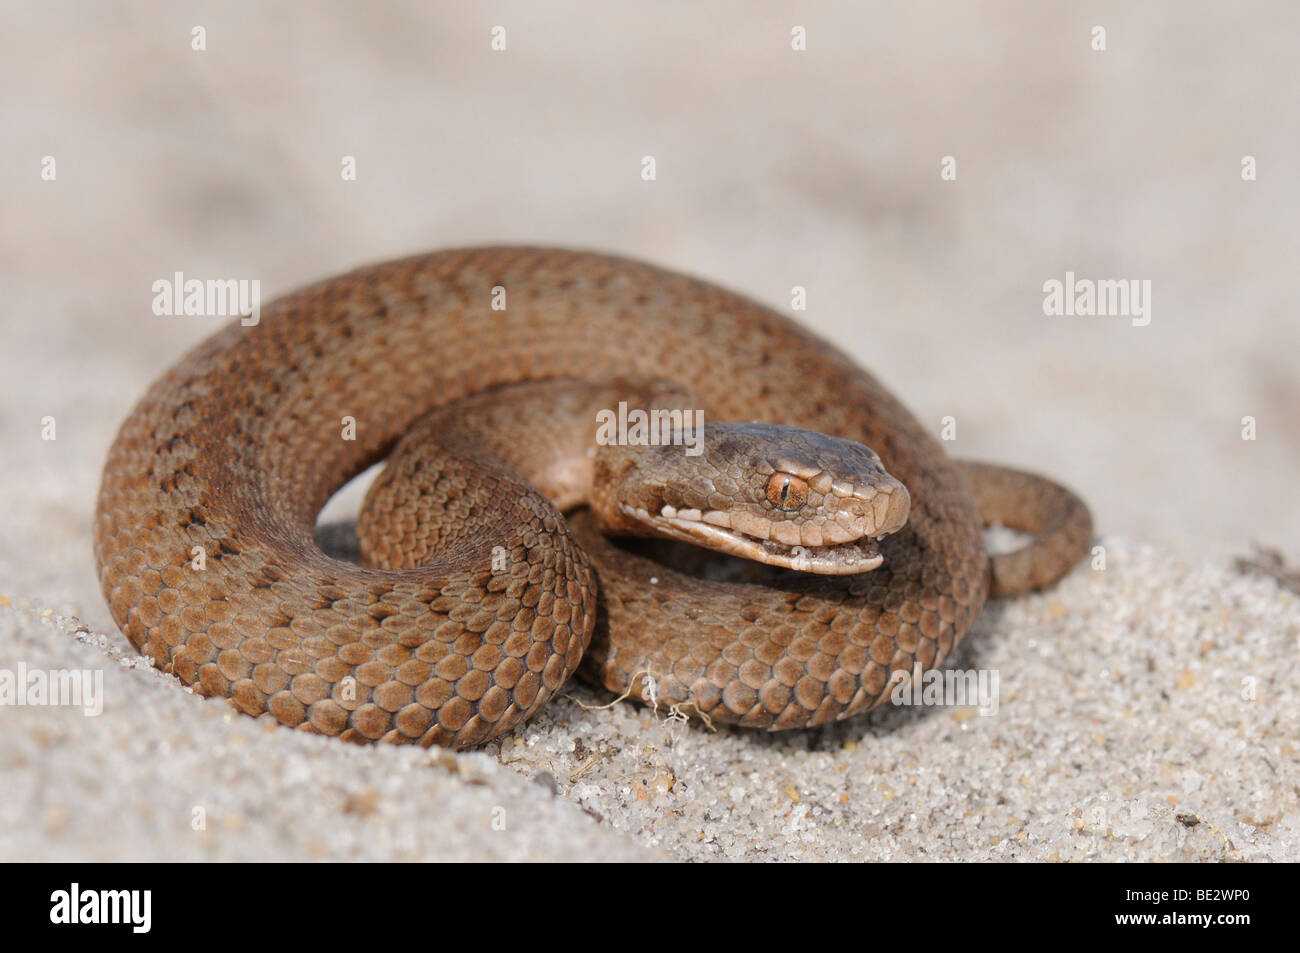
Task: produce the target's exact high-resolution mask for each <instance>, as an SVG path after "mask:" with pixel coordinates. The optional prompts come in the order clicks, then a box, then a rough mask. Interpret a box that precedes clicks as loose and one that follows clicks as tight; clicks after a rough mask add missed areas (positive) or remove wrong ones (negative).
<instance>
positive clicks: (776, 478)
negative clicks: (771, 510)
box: [767, 473, 808, 510]
mask: <svg viewBox="0 0 1300 953" xmlns="http://www.w3.org/2000/svg"><path fill="white" fill-rule="evenodd" d="M806 499H808V484H807V483H806V482H804V480H802V479H801V478H800V477H797V476H795V475H794V474H792V473H773V474H772V475H771V476H770V477H768V479H767V502H769V503H771V504H772V505H773V506H779V507H780V508H781V509H783V510H797V509H798V508H799V507H801V506H803V504H804V500H806Z"/></svg>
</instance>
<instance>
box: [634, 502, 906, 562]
mask: <svg viewBox="0 0 1300 953" xmlns="http://www.w3.org/2000/svg"><path fill="white" fill-rule="evenodd" d="M619 508H620V509H622V510H623V512H624V513H625V514H627V515H628V516H631V517H633V518H634V519H636V520H637V521H638V522H640V523H642V524H644V525H646V526H648V527H650V528H652V529H653V530H654V531H655V534H656V535H659V536H665V537H669V538H671V539H678V540H682V541H684V542H688V543H694V544H695V545H696V546H703V547H704V548H706V549H711V550H714V551H716V552H720V553H726V554H727V555H729V556H738V557H740V558H742V559H750V560H753V561H754V562H759V563H765V564H766V565H769V566H780V567H782V568H783V569H793V570H796V571H798V572H811V573H821V574H823V575H833V576H846V575H852V574H854V573H861V572H870V571H871V570H873V569H876V568H878V567H879V566H880V565H881V564H882V563H884V561H885V560H884V557H883V556H881V554H880V549H879V547H878V543H879V540H878V539H871V538H869V537H861V538H859V539H855V540H850V541H847V542H841V543H828V544H826V545H824V546H807V545H795V544H787V543H782V542H779V541H777V540H774V539H764V538H760V537H757V536H752V535H750V534H748V533H745V532H743V531H742V530H739V529H737V528H735V527H730V526H720V525H718V524H717V523H715V522H705V518H701V517H696V516H695V514H694V513H693V512H691V513H689V514H688V515H686V516H683V515H682V514H681V513H680V512H676V511H670V512H671V514H672V515H668V513H667V512H666V513H661V514H652V513H649V512H647V511H646V510H643V509H639V508H632V507H628V506H624V505H623V504H621V503H620V504H619ZM711 515H713V514H707V516H711Z"/></svg>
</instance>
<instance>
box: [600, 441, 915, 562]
mask: <svg viewBox="0 0 1300 953" xmlns="http://www.w3.org/2000/svg"><path fill="white" fill-rule="evenodd" d="M686 443H687V444H688V445H692V442H691V441H686ZM694 445H695V446H698V447H699V448H700V452H699V453H698V454H696V455H691V454H688V453H685V452H684V450H683V447H682V446H672V445H663V446H636V447H630V446H617V447H614V446H611V447H600V448H598V450H597V453H596V458H595V473H594V477H595V479H594V481H593V483H594V488H593V493H592V509H593V510H594V511H595V512H596V516H597V518H598V519H599V520H600V522H601V523H602V524H603V525H604V527H605V529H606V531H607V532H611V533H619V534H623V535H634V536H656V537H664V538H668V539H676V540H681V541H684V542H689V543H694V544H695V545H698V546H703V547H706V548H708V549H712V550H716V551H718V552H722V553H727V554H728V555H732V556H739V557H742V558H744V559H751V560H754V561H756V562H761V563H766V564H768V565H772V566H781V567H783V568H786V569H795V570H799V571H801V572H813V573H824V574H831V575H847V574H851V573H861V572H869V571H870V570H872V569H875V568H877V567H878V566H880V565H881V563H882V562H883V561H884V559H883V557H882V556H881V555H880V550H879V548H878V546H877V543H878V541H879V540H880V539H881V538H882V537H884V536H887V535H889V534H890V533H895V532H897V531H898V530H899V529H901V528H902V527H903V526H904V524H906V522H907V515H908V510H909V507H910V499H909V497H908V493H907V488H906V487H904V486H903V484H902V483H900V482H899V481H898V480H896V479H895V478H894V477H892V476H891V475H890V474H889V473H888V472H886V470H885V468H884V465H883V464H882V463H881V460H880V457H879V456H878V455H877V454H876V452H875V451H874V450H872V449H871V448H870V447H867V446H864V445H863V444H860V443H857V442H855V441H852V440H844V439H841V438H838V437H829V436H827V435H825V434H821V433H816V432H814V431H810V430H801V429H798V428H796V427H784V426H778V425H775V424H708V425H706V426H705V427H704V438H703V440H701V441H696V442H695V443H694Z"/></svg>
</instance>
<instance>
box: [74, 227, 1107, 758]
mask: <svg viewBox="0 0 1300 953" xmlns="http://www.w3.org/2000/svg"><path fill="white" fill-rule="evenodd" d="M625 408H631V410H629V411H628V412H627V413H626V414H625V413H623V410H624V409H625ZM635 411H640V412H641V413H640V415H639V416H638V415H637V414H636V413H635ZM675 411H677V412H680V413H679V415H678V417H674V416H673V413H674V412H675ZM602 415H603V417H602ZM598 419H599V420H600V421H603V423H598ZM647 419H653V420H657V421H660V422H662V423H663V429H662V431H661V432H660V433H659V434H658V438H659V439H658V441H657V442H656V441H655V440H651V439H647V432H646V428H645V427H644V426H640V424H642V423H644V421H645V420H647ZM615 420H620V421H622V422H620V423H617V425H615V424H614V423H612V421H615ZM701 422H702V423H701ZM624 424H627V426H624ZM602 427H604V439H602V433H601V428H602ZM650 436H654V434H650ZM385 460H386V461H387V462H386V463H385V464H384V467H383V470H382V472H381V474H380V476H379V477H378V478H377V479H376V480H375V481H374V483H373V485H372V486H371V488H370V492H369V494H368V495H367V500H366V503H365V504H364V505H363V507H362V512H361V515H360V516H359V518H358V521H357V528H356V532H357V536H358V538H359V539H360V541H361V550H362V558H361V559H360V560H359V561H358V560H349V559H346V558H342V557H340V556H339V555H337V554H331V553H327V552H326V551H325V550H323V549H322V547H321V545H320V543H319V542H318V537H317V519H318V516H319V514H320V512H321V510H322V508H323V507H324V505H325V504H326V503H327V502H328V501H329V499H330V498H331V497H332V496H333V495H334V494H335V493H336V492H337V491H338V490H339V489H340V488H341V487H343V486H345V485H346V484H348V483H349V482H350V481H351V480H353V479H354V478H355V477H357V476H358V475H359V474H361V473H363V472H364V471H366V470H367V469H369V468H370V467H372V466H374V465H376V464H378V463H380V462H381V461H385ZM995 523H1001V524H1003V525H1006V526H1008V527H1011V528H1013V529H1015V530H1018V531H1020V532H1021V533H1022V534H1024V535H1025V536H1026V537H1027V542H1026V543H1025V544H1024V545H1023V546H1021V548H1020V549H1018V550H1016V551H1014V552H1011V553H999V554H997V555H991V554H990V551H989V549H988V546H987V545H986V542H985V529H986V528H987V527H988V526H990V525H992V524H995ZM644 537H657V538H649V539H646V538H644ZM1091 539H1092V518H1091V515H1090V513H1089V510H1088V508H1087V506H1086V505H1085V504H1084V503H1083V501H1082V500H1081V499H1080V498H1079V497H1078V496H1077V495H1076V494H1075V493H1074V492H1072V491H1070V490H1068V489H1066V488H1065V487H1064V486H1062V485H1060V484H1059V483H1057V482H1055V481H1052V480H1049V479H1047V478H1045V477H1041V476H1038V475H1035V474H1031V473H1027V472H1022V471H1019V470H1013V469H1009V468H1005V467H1000V466H995V465H992V464H982V463H969V462H964V461H956V460H954V459H952V458H951V457H949V455H948V454H947V452H946V451H945V449H944V447H943V444H942V442H941V441H940V440H939V439H937V438H936V437H935V436H934V435H932V434H931V433H930V432H929V431H928V430H927V429H926V428H925V427H923V426H922V425H921V424H920V423H919V422H918V421H917V419H916V418H915V417H914V416H913V415H912V414H911V413H910V412H909V411H908V410H907V409H906V408H905V407H904V405H903V404H902V403H900V401H899V400H898V399H896V398H895V397H894V396H893V395H892V394H891V393H890V392H889V391H888V390H887V389H886V388H885V387H884V386H882V385H881V384H880V383H879V382H878V381H877V380H876V378H875V377H873V376H872V375H871V374H870V373H868V372H867V371H865V370H863V369H862V368H860V367H859V366H857V365H856V364H855V363H854V362H853V361H852V360H851V359H849V358H848V357H847V356H845V355H844V354H843V353H841V352H840V351H839V350H837V349H836V348H835V347H834V346H832V345H831V344H829V343H828V342H827V341H825V340H824V339H823V338H822V337H821V336H819V335H818V334H817V333H816V330H815V329H813V328H808V327H805V326H804V325H803V324H801V323H797V322H795V321H794V320H792V319H791V318H788V317H785V316H783V315H782V314H780V313H778V312H777V311H775V310H773V309H771V308H768V307H766V306H764V305H762V304H759V303H757V302H755V301H752V300H750V299H748V298H746V297H744V296H742V295H739V294H737V293H734V292H731V291H727V290H724V289H722V288H720V287H718V286H716V285H714V284H712V283H709V282H707V281H704V280H702V279H699V278H695V277H690V276H687V275H683V274H679V273H676V272H673V271H669V270H665V269H663V268H660V267H656V266H654V265H651V264H646V263H642V262H639V261H634V260H631V259H628V258H623V257H617V256H612V255H605V254H599V253H595V252H584V251H572V250H566V249H560V248H546V247H513V246H490V247H477V248H466V249H453V250H443V251H436V252H433V253H428V254H424V255H419V256H415V257H409V258H404V259H401V260H396V261H389V262H385V263H382V264H377V265H371V266H368V267H363V268H360V269H358V270H354V271H351V272H349V273H347V274H344V275H341V276H337V277H333V278H329V279H326V280H324V281H320V282H318V283H316V284H313V285H310V286H308V287H305V288H302V289H300V290H297V291H294V292H292V293H289V294H286V295H284V296H282V297H280V298H278V299H276V300H275V301H273V302H271V303H270V304H268V305H266V306H264V307H262V308H261V312H260V316H259V318H258V320H256V321H255V322H253V321H248V320H239V321H234V322H232V323H231V324H230V325H229V326H227V327H225V328H224V329H222V330H220V331H218V332H216V333H215V334H213V335H212V336H211V337H209V338H208V339H207V340H205V341H203V342H202V343H201V344H199V345H198V346H197V347H195V348H194V349H193V350H191V351H190V352H189V353H187V354H186V355H185V356H183V357H182V358H181V359H180V360H179V361H178V362H177V363H176V364H175V365H174V366H172V367H171V368H170V370H168V371H166V372H165V373H164V374H163V375H162V376H161V377H159V378H158V379H157V380H156V381H155V382H154V383H153V384H152V386H150V387H149V389H148V390H147V391H146V392H145V394H144V396H143V397H142V398H141V399H140V400H139V402H138V403H137V404H136V405H135V407H134V408H133V409H132V410H131V411H130V413H129V414H128V416H127V417H126V419H125V421H124V422H123V423H122V425H121V427H120V429H119V430H118V432H117V435H116V437H115V439H114V440H113V442H112V444H111V447H110V449H109V452H108V456H107V460H106V462H105V465H104V470H103V475H102V479H101V484H100V490H99V496H98V500H97V505H96V510H95V522H94V553H95V562H96V567H97V572H98V575H99V581H100V586H101V589H102V592H103V595H104V598H105V601H106V602H107V605H108V607H109V609H110V611H111V614H112V616H113V619H114V621H115V622H116V623H117V625H118V626H119V627H120V629H121V630H122V632H123V633H124V634H125V635H126V637H127V639H128V640H129V641H130V642H131V644H132V645H133V646H134V647H135V648H136V649H138V650H139V651H141V652H142V653H143V654H145V655H147V656H148V657H149V658H150V659H151V661H152V662H153V664H154V665H155V666H157V667H158V668H160V669H161V670H163V671H164V672H168V673H172V674H174V675H175V676H177V677H178V678H179V679H180V681H181V682H183V683H184V684H186V685H189V686H192V687H193V688H194V690H196V691H197V692H198V693H200V694H202V695H205V696H213V697H223V698H226V699H228V700H229V702H230V703H231V704H232V705H233V706H234V707H235V708H236V709H237V710H238V711H240V712H243V713H245V714H248V715H251V716H266V715H268V714H269V715H270V716H271V717H273V718H274V719H275V720H276V721H278V722H279V723H280V724H283V725H285V726H289V727H291V728H296V729H299V730H303V731H307V732H313V733H318V734H322V735H328V736H335V737H340V738H342V739H345V740H348V741H354V742H388V743H417V744H422V745H425V746H429V745H439V746H444V747H451V748H467V747H471V746H477V745H482V744H485V743H486V742H489V741H491V740H492V739H494V738H498V737H500V736H501V735H503V734H505V733H507V732H510V731H512V730H513V729H515V728H516V727H517V726H519V725H521V724H523V723H524V722H525V721H526V720H527V719H528V718H530V717H531V716H533V715H534V714H535V713H536V712H537V711H538V710H539V709H540V708H541V707H542V706H543V705H545V704H546V703H547V702H548V700H549V699H551V698H552V697H553V696H554V695H555V694H556V693H557V692H558V691H560V689H561V688H562V686H564V685H565V683H566V682H567V681H568V679H569V678H570V677H571V676H573V675H575V674H577V675H578V676H579V677H581V678H583V679H585V680H587V681H589V682H591V683H593V684H594V685H596V686H599V687H602V688H606V689H609V690H611V691H615V692H618V693H620V697H629V696H630V697H631V698H632V699H633V700H634V701H640V702H644V703H653V704H655V705H657V706H665V707H666V708H667V709H671V710H674V711H677V712H680V713H682V714H684V715H686V716H688V717H690V716H692V715H698V716H699V718H700V719H702V720H706V721H708V722H710V723H717V724H724V725H734V726H739V727H742V728H755V729H765V730H770V731H777V730H785V729H803V728H810V727H812V726H816V725H821V724H825V723H828V722H834V721H840V720H843V719H845V718H848V717H851V716H854V715H856V714H858V713H861V712H865V711H867V710H869V709H871V708H874V707H876V706H877V705H880V704H882V703H884V702H886V701H887V700H888V699H889V697H890V690H891V688H892V687H893V686H896V685H897V684H898V683H899V681H900V679H901V680H905V679H907V678H910V677H912V674H913V672H914V670H915V668H916V667H917V666H919V668H920V670H927V669H931V668H935V667H937V666H939V665H941V664H942V663H943V661H944V660H945V659H946V658H947V657H948V656H950V655H951V653H952V652H953V650H954V649H955V648H956V647H957V646H958V645H959V644H960V643H961V642H962V640H963V638H964V637H965V635H966V634H967V633H968V632H969V631H970V628H971V626H972V624H973V623H974V621H975V619H976V617H977V616H978V615H979V613H980V612H981V610H982V608H983V606H984V604H985V602H986V600H987V599H988V598H989V597H990V596H993V595H1010V594H1014V593H1017V592H1022V591H1026V590H1030V589H1035V588H1040V587H1043V586H1046V585H1049V584H1051V583H1052V582H1054V581H1055V580H1057V579H1058V578H1060V577H1061V576H1063V575H1064V574H1065V573H1066V572H1068V571H1069V570H1070V569H1071V568H1072V567H1073V566H1074V565H1075V564H1076V563H1078V562H1079V561H1080V559H1081V558H1082V557H1083V556H1084V555H1085V554H1086V553H1087V551H1088V547H1089V546H1090V545H1091ZM702 547H704V548H702Z"/></svg>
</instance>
